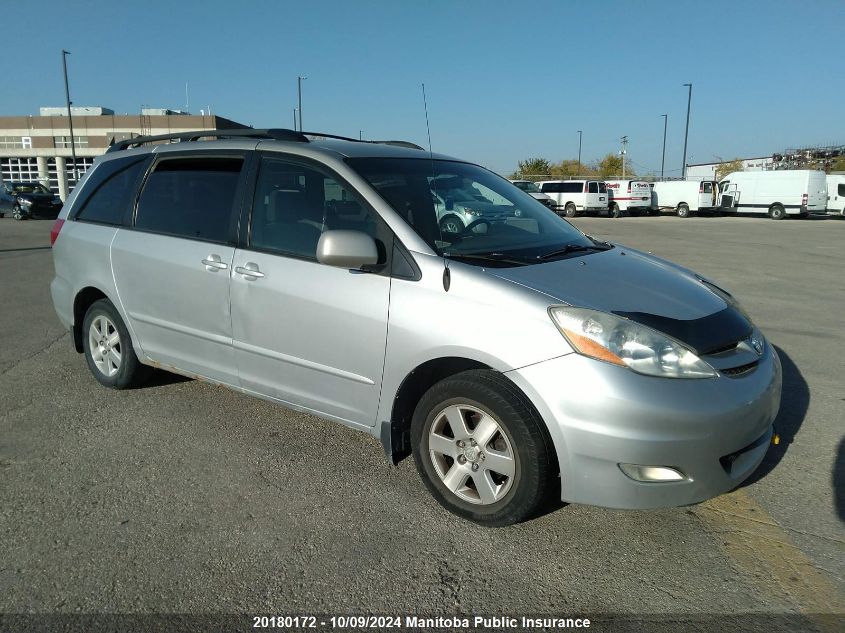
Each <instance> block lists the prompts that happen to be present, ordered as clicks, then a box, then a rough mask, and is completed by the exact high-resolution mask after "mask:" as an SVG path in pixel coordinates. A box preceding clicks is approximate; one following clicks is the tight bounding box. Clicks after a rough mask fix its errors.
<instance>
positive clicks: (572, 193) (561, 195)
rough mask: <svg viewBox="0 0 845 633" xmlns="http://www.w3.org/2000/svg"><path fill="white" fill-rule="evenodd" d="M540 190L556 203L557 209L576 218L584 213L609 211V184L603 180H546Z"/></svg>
mask: <svg viewBox="0 0 845 633" xmlns="http://www.w3.org/2000/svg"><path fill="white" fill-rule="evenodd" d="M537 186H538V187H540V191H542V192H543V193H545V194H546V195H547V196H549V197H550V198H551V199H552V200H554V203H555V210H556V211H557V212H558V213H562V214H564V215H566V217H568V218H574V217H575V216H576V215H578V213H579V212H582V213H607V211H608V208H607V202H608V198H607V185H605V184H604V182H602V181H601V180H544V181H542V182H538V183H537Z"/></svg>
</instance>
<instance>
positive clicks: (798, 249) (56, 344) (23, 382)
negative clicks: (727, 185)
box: [0, 216, 845, 626]
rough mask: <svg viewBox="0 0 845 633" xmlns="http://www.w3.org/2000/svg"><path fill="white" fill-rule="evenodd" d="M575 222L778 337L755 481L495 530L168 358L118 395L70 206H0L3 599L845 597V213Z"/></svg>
mask: <svg viewBox="0 0 845 633" xmlns="http://www.w3.org/2000/svg"><path fill="white" fill-rule="evenodd" d="M573 222H574V224H576V225H577V226H578V227H579V228H581V229H583V230H584V231H586V232H587V233H589V234H591V235H594V236H596V237H599V238H603V239H610V240H613V241H615V242H619V243H622V244H626V245H629V246H631V247H634V248H639V249H644V250H648V251H651V252H653V253H654V254H656V255H659V256H662V257H666V258H667V259H670V260H673V261H676V262H678V263H680V264H682V265H685V266H688V267H690V268H692V269H694V270H696V271H698V272H700V273H702V274H703V275H705V276H707V277H709V278H711V279H713V280H715V281H717V282H719V283H720V284H722V285H724V286H725V287H726V288H727V289H729V290H730V291H731V292H733V293H734V294H735V295H736V296H737V297H738V298H739V299H740V301H741V302H742V303H743V305H744V306H745V308H746V309H747V310H748V311H749V312H750V313H751V315H752V316H753V317H754V319H755V321H756V322H757V323H758V324H759V325H760V327H761V328H762V329H763V331H764V332H765V333H766V334H767V336H768V337H769V339H770V341H771V342H772V343H773V344H774V345H775V346H776V347H777V349H778V350H779V353H780V355H781V358H782V360H783V364H784V369H785V386H784V397H783V404H782V409H781V414H780V417H779V419H778V421H777V423H776V424H777V427H778V429H779V431H780V433H781V435H782V438H783V439H782V442H781V444H780V445H779V446H773V447H772V449H771V450H770V452H769V454H768V456H767V459H766V461H765V462H764V464H763V465H762V466H761V468H760V470H759V471H758V473H756V474H755V475H754V476H753V477H752V480H751V481H750V483H748V484H747V485H745V486H743V487H741V488H740V489H739V490H737V491H735V492H733V493H731V494H729V495H725V496H723V497H720V498H718V499H715V500H712V501H710V502H707V503H705V504H702V505H699V506H694V507H687V508H677V509H669V510H659V511H650V512H623V511H614V510H605V509H601V508H593V507H586V506H566V507H562V508H560V509H557V510H556V511H554V512H551V513H549V514H546V515H544V516H542V517H540V518H538V519H535V520H533V521H530V522H527V523H524V524H521V525H518V526H515V527H510V528H503V529H484V528H480V527H477V526H475V525H473V524H470V523H467V522H464V521H462V520H460V519H458V518H456V517H454V516H452V515H450V514H448V513H446V512H445V511H444V510H442V509H441V508H440V507H439V506H438V505H437V504H436V503H435V501H434V500H433V499H432V498H431V497H430V496H429V494H428V493H427V492H426V490H425V488H424V486H423V484H422V482H421V481H420V479H419V477H418V476H417V473H416V470H415V468H414V466H413V463H412V462H411V461H410V460H405V461H404V462H402V463H401V464H400V465H399V466H398V467H391V466H389V465H388V464H387V462H386V460H385V458H384V455H383V452H382V449H381V446H380V445H379V443H378V442H377V441H376V440H375V439H373V438H371V437H369V436H366V435H364V434H360V433H357V432H354V431H351V430H349V429H346V428H343V427H341V426H338V425H335V424H332V423H329V422H325V421H322V420H320V419H317V418H314V417H311V416H308V415H305V414H300V413H292V412H289V411H287V410H285V409H282V408H280V407H277V406H274V405H271V404H269V403H266V402H263V401H259V400H255V399H251V398H248V397H246V396H243V395H240V394H237V393H234V392H231V391H228V390H225V389H222V388H217V387H213V386H210V385H208V384H204V383H202V382H198V381H191V380H186V379H183V378H180V377H176V376H173V375H170V374H166V373H163V372H159V373H157V374H156V375H155V377H154V380H153V381H152V382H151V384H150V385H149V386H146V387H144V388H141V389H136V390H130V391H123V392H116V391H108V390H105V389H103V388H101V387H100V386H99V385H98V383H97V382H96V381H95V380H94V379H93V378H92V377H91V375H90V374H89V373H88V370H87V368H86V366H85V363H84V360H83V357H82V356H80V355H77V354H76V353H75V352H74V351H73V349H72V346H71V342H70V338H69V335H68V334H66V333H65V332H63V331H62V329H61V327H60V325H59V322H58V320H57V318H56V316H55V314H54V312H53V307H52V303H51V300H50V295H49V282H50V279H51V277H52V271H53V268H52V266H53V265H52V259H51V256H50V251H49V248H45V247H48V246H49V231H50V227H51V225H52V222H46V221H40V222H39V221H30V222H14V221H12V220H9V219H4V220H0V297H2V309H0V542H2V547H0V551H2V555H0V612H5V613H22V612H40V613H47V612H62V613H115V612H157V613H161V612H167V613H169V612H179V613H194V612H196V613H209V612H225V613H273V612H281V613H296V612H312V613H313V612H321V613H326V612H346V613H366V612H378V613H407V612H414V613H426V614H455V613H505V612H510V613H524V612H529V613H535V614H540V613H545V614H554V613H563V612H565V613H579V614H585V615H589V614H608V613H639V614H701V615H707V614H722V613H728V614H742V613H752V612H753V613H764V614H780V613H792V614H799V615H801V616H803V617H806V618H807V622H808V623H818V622H817V620H818V618H817V614H819V613H831V612H835V613H839V614H845V439H843V420H845V390H843V388H842V385H843V377H845V365H843V361H842V352H843V349H845V333H843V328H842V317H843V313H845V276H843V273H842V270H843V262H845V220H842V219H840V218H832V217H831V218H810V219H808V220H795V219H790V220H786V221H782V222H775V221H771V220H768V219H765V218H762V217H760V218H748V217H742V218H732V217H731V218H706V217H705V218H691V219H687V220H682V219H679V218H676V217H669V216H664V217H659V218H622V219H616V220H612V219H605V218H576V219H575V220H574V221H573ZM808 626H809V625H808ZM820 626H824V623H823V622H822V624H821V625H820Z"/></svg>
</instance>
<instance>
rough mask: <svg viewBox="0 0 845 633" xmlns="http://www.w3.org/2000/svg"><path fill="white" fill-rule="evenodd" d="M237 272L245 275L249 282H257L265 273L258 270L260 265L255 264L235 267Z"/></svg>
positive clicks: (248, 263) (249, 263)
mask: <svg viewBox="0 0 845 633" xmlns="http://www.w3.org/2000/svg"><path fill="white" fill-rule="evenodd" d="M235 272H236V273H238V274H239V275H243V276H244V279H246V280H247V281H255V280H256V279H261V278H262V277H264V273H262V272H261V271H260V270H258V264H256V263H254V262H247V263H246V264H244V265H243V266H235Z"/></svg>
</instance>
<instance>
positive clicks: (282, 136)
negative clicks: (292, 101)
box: [106, 128, 308, 153]
mask: <svg viewBox="0 0 845 633" xmlns="http://www.w3.org/2000/svg"><path fill="white" fill-rule="evenodd" d="M210 137H215V138H260V139H272V140H274V141H296V142H298V143H308V137H306V136H305V135H304V134H302V133H301V132H295V131H294V130H287V129H279V128H273V129H268V130H256V129H253V128H236V129H232V130H197V131H196V132H175V133H173V134H159V135H157V136H135V137H133V138H128V139H125V140H122V141H117V142H116V143H113V144H112V145H111V146H110V147H109V148H108V149H107V150H106V153H108V152H117V151H120V150H122V149H128V148H130V147H138V146H140V145H144V144H145V143H154V142H156V141H196V140H199V139H201V138H210Z"/></svg>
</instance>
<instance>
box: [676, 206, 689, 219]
mask: <svg viewBox="0 0 845 633" xmlns="http://www.w3.org/2000/svg"><path fill="white" fill-rule="evenodd" d="M691 215H692V213H690V210H689V206H688V205H686V204H684V203H681V204H679V205H678V217H679V218H688V217H690V216H691Z"/></svg>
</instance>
